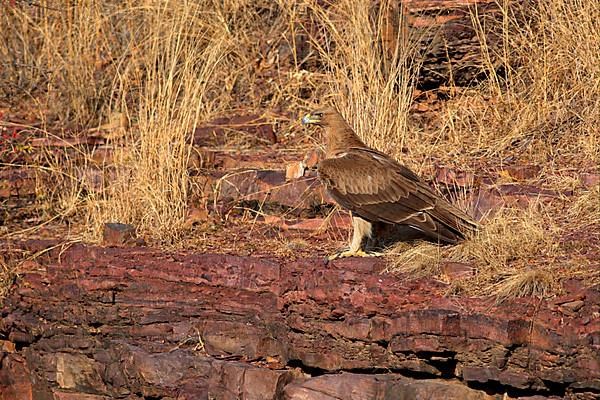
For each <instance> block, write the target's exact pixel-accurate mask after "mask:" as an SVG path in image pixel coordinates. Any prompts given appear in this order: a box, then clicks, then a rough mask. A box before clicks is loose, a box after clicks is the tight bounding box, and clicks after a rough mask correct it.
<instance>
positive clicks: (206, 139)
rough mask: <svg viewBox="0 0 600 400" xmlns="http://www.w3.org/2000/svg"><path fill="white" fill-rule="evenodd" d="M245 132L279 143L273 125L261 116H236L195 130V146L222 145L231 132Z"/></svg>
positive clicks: (208, 123) (223, 118)
mask: <svg viewBox="0 0 600 400" xmlns="http://www.w3.org/2000/svg"><path fill="white" fill-rule="evenodd" d="M232 131H233V132H235V131H239V132H244V133H245V134H248V135H252V136H254V137H255V138H256V139H258V140H260V141H264V142H265V143H269V144H273V143H277V136H276V135H275V129H274V127H273V123H271V122H268V121H267V120H266V119H265V118H263V117H261V116H259V115H236V116H233V117H221V118H216V119H214V120H212V121H209V122H207V123H206V124H204V125H202V126H199V127H197V128H196V129H195V130H194V144H195V145H197V146H210V145H215V144H216V145H222V144H224V143H225V141H226V138H227V134H228V133H229V132H232Z"/></svg>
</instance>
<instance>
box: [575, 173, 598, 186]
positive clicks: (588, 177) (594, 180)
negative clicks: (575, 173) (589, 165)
mask: <svg viewBox="0 0 600 400" xmlns="http://www.w3.org/2000/svg"><path fill="white" fill-rule="evenodd" d="M579 179H581V183H583V185H584V186H585V187H587V188H589V189H593V188H598V186H600V174H588V173H585V174H581V175H580V177H579Z"/></svg>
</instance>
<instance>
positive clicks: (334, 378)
mask: <svg viewBox="0 0 600 400" xmlns="http://www.w3.org/2000/svg"><path fill="white" fill-rule="evenodd" d="M404 398H406V399H423V400H424V399H431V400H437V399H439V400H447V399H463V400H479V399H481V400H488V399H489V400H492V399H494V398H495V397H493V396H489V395H487V394H486V393H485V392H483V391H481V390H475V389H470V388H468V387H466V386H464V385H461V384H458V383H454V382H440V381H433V380H425V381H419V380H414V379H411V378H405V377H403V376H401V375H396V374H387V375H381V374H374V375H366V374H350V373H342V374H336V375H323V376H319V377H316V378H312V379H308V380H307V381H305V382H302V383H295V384H291V385H288V386H286V387H285V390H284V399H286V400H339V399H352V400H371V399H380V400H396V399H404Z"/></svg>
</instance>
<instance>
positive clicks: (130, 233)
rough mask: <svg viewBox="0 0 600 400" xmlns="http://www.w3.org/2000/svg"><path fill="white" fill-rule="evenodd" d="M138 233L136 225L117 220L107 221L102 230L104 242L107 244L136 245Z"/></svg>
mask: <svg viewBox="0 0 600 400" xmlns="http://www.w3.org/2000/svg"><path fill="white" fill-rule="evenodd" d="M137 241H138V239H137V234H136V232H135V226H133V225H129V224H121V223H117V222H107V223H105V224H104V229H103V230H102V243H103V244H104V245H105V246H127V245H135V244H136V242H137Z"/></svg>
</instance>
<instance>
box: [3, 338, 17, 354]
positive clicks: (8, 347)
mask: <svg viewBox="0 0 600 400" xmlns="http://www.w3.org/2000/svg"><path fill="white" fill-rule="evenodd" d="M0 352H4V353H14V352H15V344H14V343H13V342H10V341H8V340H0Z"/></svg>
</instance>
